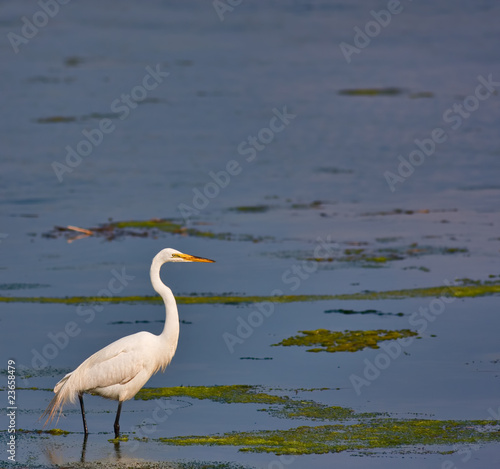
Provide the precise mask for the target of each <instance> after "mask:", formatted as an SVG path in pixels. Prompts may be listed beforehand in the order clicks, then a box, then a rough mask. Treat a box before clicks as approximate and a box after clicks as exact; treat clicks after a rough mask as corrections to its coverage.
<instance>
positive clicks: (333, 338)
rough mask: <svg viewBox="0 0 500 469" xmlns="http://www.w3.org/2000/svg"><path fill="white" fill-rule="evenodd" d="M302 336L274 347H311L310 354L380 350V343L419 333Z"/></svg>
mask: <svg viewBox="0 0 500 469" xmlns="http://www.w3.org/2000/svg"><path fill="white" fill-rule="evenodd" d="M299 332H300V333H301V334H302V335H296V336H293V337H289V338H288V339H283V340H282V341H281V342H278V343H277V344H273V345H272V346H273V347H276V346H278V345H282V346H284V347H290V346H292V345H298V346H302V347H311V346H315V347H313V348H310V349H308V350H307V351H308V352H330V353H334V352H357V351H358V350H363V349H365V348H372V349H378V348H379V346H378V343H379V342H383V341H385V340H396V339H404V338H406V337H413V336H418V333H417V332H414V331H410V330H409V329H402V330H400V331H387V330H383V329H378V330H375V331H345V332H340V331H329V330H326V329H316V330H314V331H299Z"/></svg>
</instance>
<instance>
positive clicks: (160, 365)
mask: <svg viewBox="0 0 500 469" xmlns="http://www.w3.org/2000/svg"><path fill="white" fill-rule="evenodd" d="M166 262H214V261H212V260H210V259H204V258H202V257H196V256H190V255H189V254H183V253H181V252H179V251H176V250H175V249H170V248H167V249H163V250H162V251H160V252H159V253H158V254H157V255H156V256H155V257H154V259H153V262H152V264H151V270H150V276H151V283H152V285H153V288H154V289H155V291H156V292H157V293H158V294H159V295H160V296H161V297H162V298H163V301H164V303H165V314H166V317H165V326H164V328H163V332H162V333H161V334H160V335H154V334H151V333H149V332H145V331H143V332H138V333H136V334H132V335H129V336H127V337H123V338H121V339H118V340H117V341H115V342H113V343H111V344H109V345H108V346H106V347H104V348H103V349H101V350H99V351H98V352H96V353H94V355H92V356H90V357H89V358H87V359H86V360H85V361H84V362H83V363H82V364H81V365H80V366H79V367H78V368H77V369H76V370H74V371H72V372H71V373H68V374H67V375H66V376H65V377H64V378H63V379H61V381H59V382H58V383H57V384H56V386H55V387H54V392H55V393H56V395H55V396H54V398H53V399H52V401H51V402H50V404H49V406H48V407H47V409H46V410H45V412H44V413H43V414H42V416H41V418H43V417H45V416H47V420H46V422H45V425H46V424H47V423H48V422H49V421H52V420H53V419H54V418H55V416H56V414H57V413H58V412H59V413H61V412H62V408H63V406H64V405H65V404H66V403H67V402H68V401H70V402H75V401H76V398H77V397H78V398H79V399H80V406H81V411H82V418H83V427H84V433H85V435H87V434H88V431H87V424H86V420H85V410H84V407H83V397H82V396H83V394H84V393H89V394H96V395H99V396H102V397H105V398H107V399H113V400H117V401H119V404H118V411H117V415H116V420H115V425H114V429H115V436H116V437H118V435H119V428H120V426H119V419H120V412H121V405H122V402H123V401H127V400H129V399H132V398H133V397H134V396H135V395H136V394H137V392H138V391H139V390H140V389H141V388H142V387H143V386H144V385H145V384H146V382H147V381H148V380H149V378H150V377H151V376H152V375H153V374H154V373H156V372H157V371H158V370H160V369H161V370H162V371H164V370H165V368H166V367H167V365H168V364H169V363H170V361H171V360H172V358H173V356H174V354H175V350H176V348H177V341H178V338H179V314H178V311H177V304H176V301H175V297H174V295H173V293H172V290H170V288H168V287H167V286H166V285H165V284H164V283H163V282H162V281H161V278H160V268H161V266H162V265H163V264H164V263H166Z"/></svg>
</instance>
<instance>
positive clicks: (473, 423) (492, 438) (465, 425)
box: [158, 419, 500, 455]
mask: <svg viewBox="0 0 500 469" xmlns="http://www.w3.org/2000/svg"><path fill="white" fill-rule="evenodd" d="M158 441H161V442H163V443H167V444H170V445H176V446H192V445H219V446H238V447H239V451H251V452H259V453H264V452H265V453H274V454H278V455H280V454H297V455H298V454H324V453H338V452H342V451H354V452H356V453H357V454H360V452H365V451H366V450H374V449H385V450H390V451H393V452H398V451H404V452H405V453H420V452H422V451H425V452H426V453H431V452H435V453H438V452H440V451H441V449H442V445H447V446H451V445H453V448H454V450H453V451H457V450H458V448H457V446H456V445H459V444H467V445H471V444H479V443H490V442H498V441H500V432H499V426H498V422H495V421H489V420H463V421H461V420H420V419H412V420H398V419H366V420H365V419H362V420H360V421H359V422H357V423H355V424H352V425H341V424H338V425H322V426H314V427H311V426H301V427H297V428H291V429H288V430H261V431H251V432H232V433H224V434H223V435H208V436H181V437H174V438H159V440H158ZM422 446H424V448H422Z"/></svg>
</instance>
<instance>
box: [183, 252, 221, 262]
mask: <svg viewBox="0 0 500 469" xmlns="http://www.w3.org/2000/svg"><path fill="white" fill-rule="evenodd" d="M174 257H180V258H181V259H184V260H185V261H188V262H215V261H213V260H211V259H205V258H204V257H197V256H191V255H189V254H174Z"/></svg>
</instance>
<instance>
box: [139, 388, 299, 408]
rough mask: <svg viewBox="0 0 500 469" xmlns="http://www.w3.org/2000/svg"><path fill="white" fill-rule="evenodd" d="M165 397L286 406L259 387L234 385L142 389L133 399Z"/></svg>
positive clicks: (284, 398)
mask: <svg viewBox="0 0 500 469" xmlns="http://www.w3.org/2000/svg"><path fill="white" fill-rule="evenodd" d="M167 397H191V398H193V399H200V400H204V399H208V400H211V401H214V402H221V403H226V404H232V403H240V404H241V403H243V404H248V403H253V404H271V405H275V404H286V403H288V402H289V401H290V399H289V398H287V397H281V396H276V395H272V394H268V393H265V392H263V388H262V387H260V386H250V385H245V384H235V385H228V386H175V387H170V388H143V389H141V390H140V391H139V392H138V393H137V394H136V396H135V399H140V400H149V399H159V398H167Z"/></svg>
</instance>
